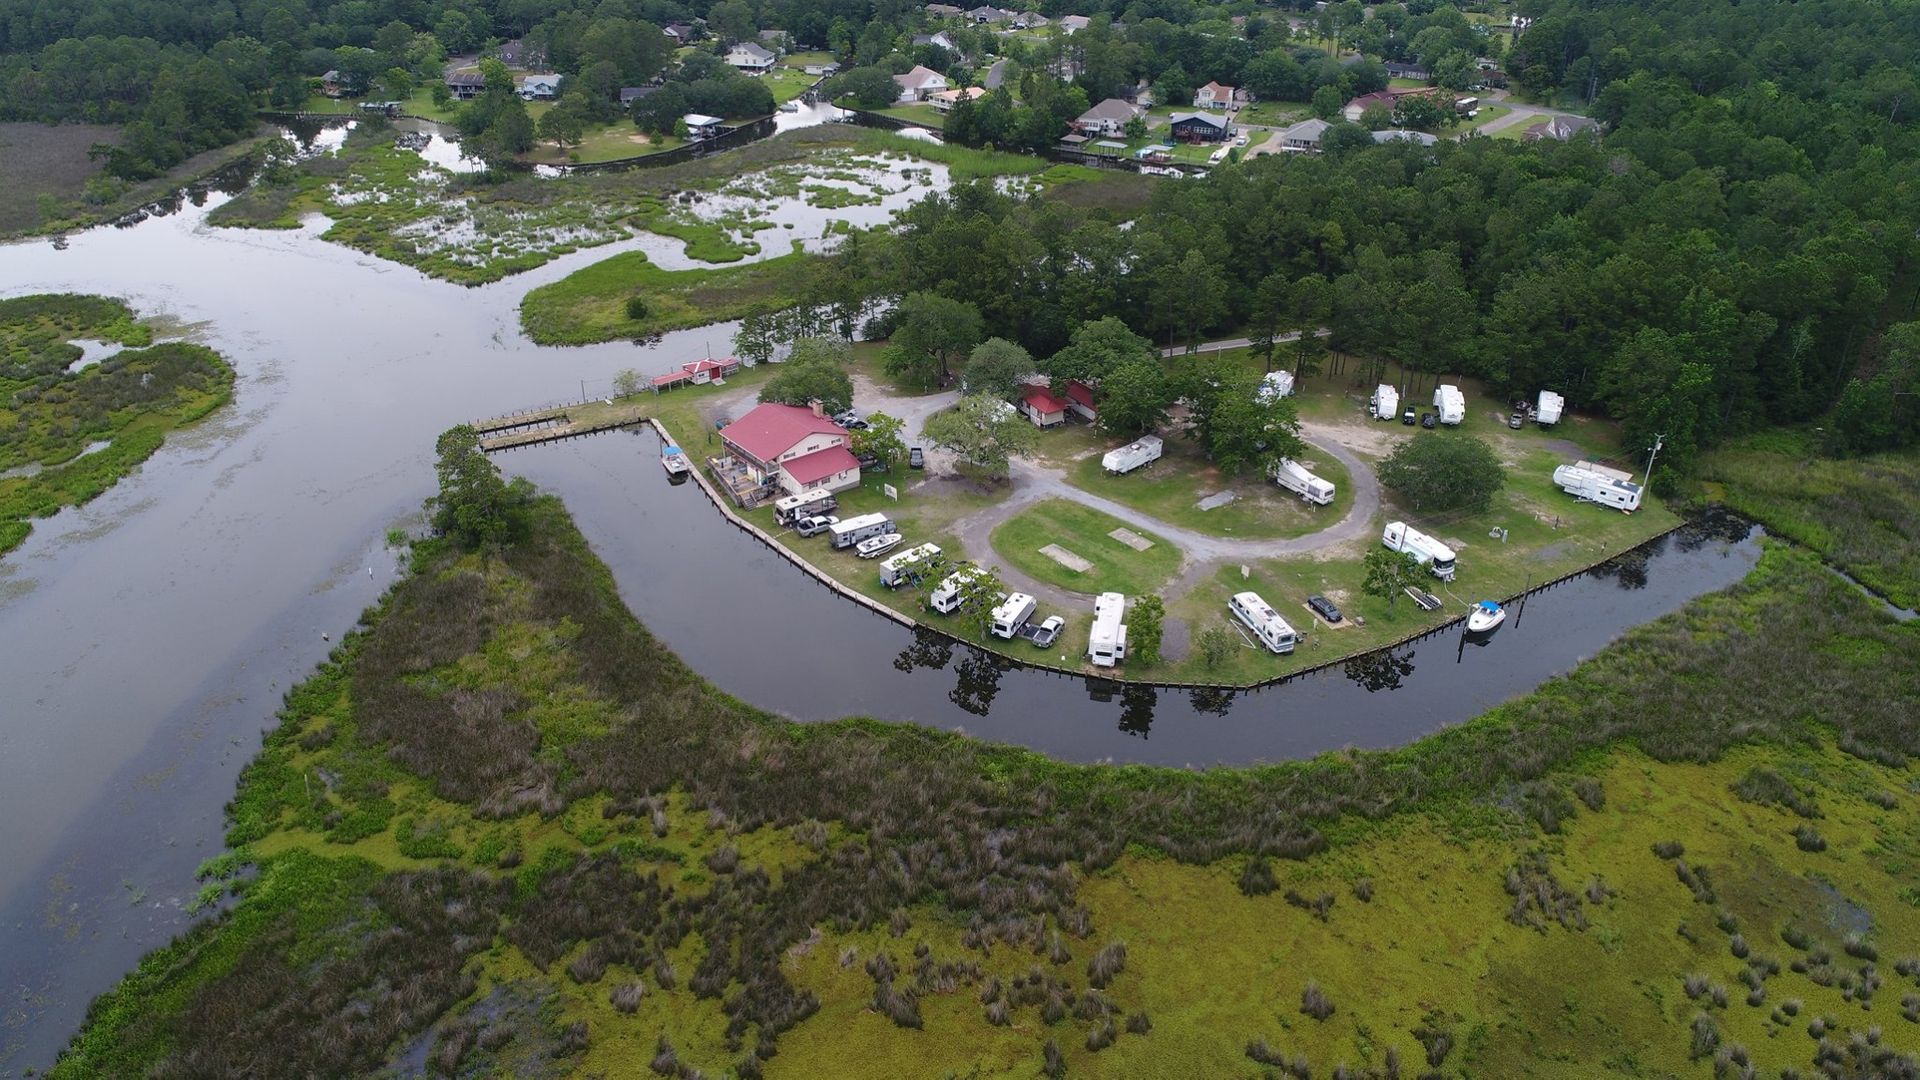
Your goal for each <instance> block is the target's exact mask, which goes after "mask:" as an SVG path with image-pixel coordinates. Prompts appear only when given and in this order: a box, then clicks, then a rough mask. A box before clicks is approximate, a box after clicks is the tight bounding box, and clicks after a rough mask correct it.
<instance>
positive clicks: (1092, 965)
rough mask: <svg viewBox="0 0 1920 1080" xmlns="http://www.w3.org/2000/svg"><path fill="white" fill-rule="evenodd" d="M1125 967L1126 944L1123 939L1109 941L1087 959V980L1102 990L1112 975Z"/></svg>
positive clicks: (1112, 977)
mask: <svg viewBox="0 0 1920 1080" xmlns="http://www.w3.org/2000/svg"><path fill="white" fill-rule="evenodd" d="M1126 969H1127V945H1126V942H1124V941H1115V942H1110V943H1109V944H1108V945H1107V946H1106V947H1105V948H1103V949H1101V950H1100V951H1099V952H1097V953H1094V954H1093V959H1091V960H1089V961H1087V981H1088V982H1089V983H1092V984H1093V985H1094V986H1095V987H1097V988H1099V989H1101V990H1104V989H1106V988H1107V984H1109V983H1111V982H1112V981H1113V979H1114V976H1116V975H1118V974H1120V973H1121V972H1122V971H1125V970H1126Z"/></svg>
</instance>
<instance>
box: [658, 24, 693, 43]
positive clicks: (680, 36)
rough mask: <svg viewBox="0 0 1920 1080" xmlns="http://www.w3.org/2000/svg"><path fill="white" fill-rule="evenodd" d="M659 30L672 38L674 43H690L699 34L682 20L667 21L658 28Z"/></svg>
mask: <svg viewBox="0 0 1920 1080" xmlns="http://www.w3.org/2000/svg"><path fill="white" fill-rule="evenodd" d="M660 32H661V33H663V34H665V35H667V36H668V37H670V38H672V39H673V43H674V44H675V45H690V44H692V43H693V40H694V38H696V37H697V36H699V31H697V30H695V29H694V28H693V27H692V26H691V25H690V24H688V23H683V22H673V23H668V24H667V25H665V26H663V27H661V28H660Z"/></svg>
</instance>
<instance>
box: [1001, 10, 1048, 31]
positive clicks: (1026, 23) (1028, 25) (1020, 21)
mask: <svg viewBox="0 0 1920 1080" xmlns="http://www.w3.org/2000/svg"><path fill="white" fill-rule="evenodd" d="M1049 21H1050V20H1048V18H1047V17H1046V16H1045V15H1042V14H1040V13H1039V12H1037V11H1022V12H1019V13H1017V14H1015V15H1014V17H1013V18H1011V19H1009V20H1007V25H1008V26H1011V27H1013V28H1014V29H1015V30H1039V29H1041V28H1042V27H1045V26H1047V25H1048V24H1049Z"/></svg>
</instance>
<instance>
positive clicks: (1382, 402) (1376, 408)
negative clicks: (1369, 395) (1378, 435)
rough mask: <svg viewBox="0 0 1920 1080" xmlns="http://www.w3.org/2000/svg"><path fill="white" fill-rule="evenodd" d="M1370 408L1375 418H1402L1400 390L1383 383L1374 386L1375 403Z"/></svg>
mask: <svg viewBox="0 0 1920 1080" xmlns="http://www.w3.org/2000/svg"><path fill="white" fill-rule="evenodd" d="M1369 408H1370V409H1371V411H1372V413H1373V418H1374V419H1375V420H1398V419H1400V391H1398V390H1395V389H1394V388H1393V387H1391V386H1388V385H1387V384H1386V383H1381V384H1380V385H1379V386H1376V387H1374V388H1373V403H1372V405H1371V406H1369Z"/></svg>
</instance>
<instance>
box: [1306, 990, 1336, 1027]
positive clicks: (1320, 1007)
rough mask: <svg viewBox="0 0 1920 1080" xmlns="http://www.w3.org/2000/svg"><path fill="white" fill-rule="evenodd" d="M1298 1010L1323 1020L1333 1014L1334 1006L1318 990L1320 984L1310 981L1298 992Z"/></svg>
mask: <svg viewBox="0 0 1920 1080" xmlns="http://www.w3.org/2000/svg"><path fill="white" fill-rule="evenodd" d="M1300 1011H1301V1012H1303V1013H1305V1014H1306V1015H1308V1016H1311V1017H1313V1018H1314V1019H1315V1020H1325V1019H1326V1018H1327V1017H1329V1016H1332V1015H1333V1013H1334V1007H1333V1002H1331V1001H1328V1000H1327V995H1326V994H1324V993H1322V992H1321V991H1320V984H1319V983H1315V982H1310V983H1308V984H1307V988H1306V989H1305V990H1302V991H1301V992H1300Z"/></svg>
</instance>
